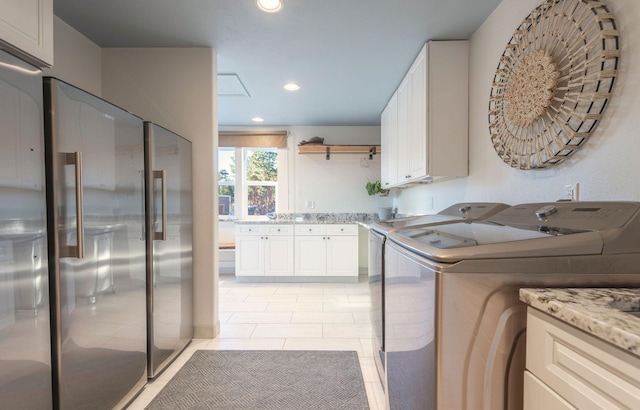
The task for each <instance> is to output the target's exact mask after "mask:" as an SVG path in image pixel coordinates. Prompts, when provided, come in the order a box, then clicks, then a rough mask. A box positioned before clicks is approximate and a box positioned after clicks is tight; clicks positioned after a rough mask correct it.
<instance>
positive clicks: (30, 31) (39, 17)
mask: <svg viewBox="0 0 640 410" xmlns="http://www.w3.org/2000/svg"><path fill="white" fill-rule="evenodd" d="M0 42H1V43H2V44H3V48H9V49H10V51H12V52H13V53H15V54H19V55H20V56H21V57H23V58H24V59H26V60H29V62H31V63H33V64H36V65H38V66H40V67H51V66H52V65H53V0H0Z"/></svg>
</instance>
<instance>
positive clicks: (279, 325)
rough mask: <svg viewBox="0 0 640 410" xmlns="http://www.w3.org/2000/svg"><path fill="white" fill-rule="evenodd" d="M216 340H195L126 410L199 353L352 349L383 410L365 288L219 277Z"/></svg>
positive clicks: (139, 405) (373, 403) (372, 399)
mask: <svg viewBox="0 0 640 410" xmlns="http://www.w3.org/2000/svg"><path fill="white" fill-rule="evenodd" d="M219 294H220V324H221V330H220V336H218V337H217V338H215V339H213V340H208V339H194V340H193V341H192V342H191V344H190V345H189V346H188V347H187V348H186V349H185V351H184V352H183V353H182V354H181V355H180V356H179V357H178V358H177V359H176V360H175V361H174V362H173V364H172V365H171V366H170V367H169V368H167V370H165V371H164V372H163V373H162V374H161V375H160V376H159V377H158V378H157V379H156V380H155V381H153V382H152V383H149V384H148V385H147V386H146V387H145V389H144V390H143V392H142V393H141V394H140V395H139V396H138V398H137V399H136V400H135V401H134V402H133V403H132V404H131V406H130V407H129V409H131V410H141V409H144V407H145V406H146V405H147V404H149V402H151V400H152V399H153V398H154V397H155V396H156V395H157V394H158V393H159V392H160V390H161V389H162V388H163V387H164V386H165V385H166V384H167V382H168V381H169V380H170V379H171V377H173V375H175V374H176V372H177V371H178V370H179V369H180V368H181V367H182V366H183V365H184V364H185V363H186V361H187V360H188V359H189V358H190V357H191V355H192V354H193V352H194V351H195V350H198V349H213V350H233V349H236V350H238V349H242V350H251V349H254V350H355V351H357V352H358V357H359V358H360V368H361V369H362V375H363V378H364V383H365V388H366V392H367V397H368V399H369V406H370V408H371V410H384V394H383V390H382V387H381V385H380V382H379V380H378V375H377V373H376V367H375V363H374V359H373V350H372V348H371V324H370V321H369V306H370V299H369V285H368V282H367V278H366V277H362V276H361V277H360V281H359V282H358V283H239V282H236V280H235V277H234V276H232V275H222V276H220V288H219Z"/></svg>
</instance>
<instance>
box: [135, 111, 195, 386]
mask: <svg viewBox="0 0 640 410" xmlns="http://www.w3.org/2000/svg"><path fill="white" fill-rule="evenodd" d="M144 129H145V146H146V147H145V148H146V149H145V170H146V174H147V175H146V181H147V183H146V215H147V220H146V232H147V298H148V299H147V315H148V316H147V331H148V336H147V341H148V346H147V349H148V355H149V358H148V376H149V378H154V377H156V376H157V375H158V374H160V372H162V370H164V368H166V366H167V365H168V364H169V363H171V361H172V360H173V359H174V358H175V357H176V355H178V354H179V353H180V352H181V351H182V350H183V349H184V348H185V347H186V346H187V344H188V343H189V342H190V341H191V339H192V337H193V315H192V312H193V275H192V236H193V233H192V232H193V223H192V222H193V221H192V199H191V198H192V181H191V176H192V171H191V142H189V141H187V140H186V139H184V138H182V137H180V136H178V135H176V134H174V133H173V132H171V131H169V130H167V129H165V128H162V127H160V126H158V125H156V124H153V123H150V122H145V124H144Z"/></svg>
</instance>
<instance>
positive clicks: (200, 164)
mask: <svg viewBox="0 0 640 410" xmlns="http://www.w3.org/2000/svg"><path fill="white" fill-rule="evenodd" d="M102 55H103V65H102V89H103V95H104V98H105V99H107V100H109V101H111V102H113V103H115V104H117V105H119V106H121V107H123V108H125V109H127V110H130V111H131V112H134V113H136V114H137V115H139V116H141V117H143V118H144V119H145V120H148V121H153V122H155V123H157V124H159V125H162V126H164V127H166V128H168V129H170V130H172V131H174V132H176V133H178V134H180V135H182V136H183V137H185V138H187V139H188V140H190V141H191V142H192V143H193V188H194V189H193V204H194V209H193V219H194V229H193V235H194V242H193V257H194V261H193V262H194V264H193V269H194V312H193V313H194V334H195V337H196V338H212V337H214V336H215V335H216V334H218V332H219V321H218V304H217V301H218V296H217V288H218V286H217V283H218V275H217V272H218V265H217V264H218V259H217V258H216V257H215V256H216V254H217V253H216V252H213V251H212V250H213V249H217V244H218V238H217V234H216V232H217V218H216V217H215V214H214V210H215V209H217V201H218V196H217V194H215V192H216V191H217V181H216V180H215V178H214V176H215V175H217V172H215V170H216V169H217V146H218V141H217V136H218V132H217V120H216V113H217V91H216V72H217V65H216V54H215V51H214V50H212V49H209V48H105V49H103V52H102Z"/></svg>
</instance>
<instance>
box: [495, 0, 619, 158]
mask: <svg viewBox="0 0 640 410" xmlns="http://www.w3.org/2000/svg"><path fill="white" fill-rule="evenodd" d="M618 36H619V34H618V31H617V29H616V24H615V19H614V16H613V14H611V13H610V12H609V11H608V10H607V7H606V6H605V4H604V2H602V1H598V0H545V1H544V2H543V3H542V4H541V5H540V6H539V7H537V8H535V9H534V10H533V11H532V12H531V14H529V15H528V16H527V17H526V18H525V19H524V20H523V21H522V24H520V26H519V27H518V28H517V29H516V31H515V32H514V34H513V37H511V40H510V41H509V43H508V44H507V47H506V48H505V50H504V53H503V54H502V57H501V58H500V62H499V63H498V68H497V69H496V74H495V77H494V81H493V85H492V87H491V95H490V98H489V131H490V133H491V141H492V143H493V147H494V148H495V150H496V152H497V153H498V155H499V156H500V157H501V158H502V160H503V161H504V162H505V163H507V164H508V165H509V166H511V167H514V168H519V169H536V168H547V167H549V166H551V165H554V164H557V163H559V162H561V161H563V160H564V159H566V158H567V157H568V156H569V155H571V154H572V153H574V152H575V151H576V150H577V149H578V148H580V146H581V145H582V144H583V143H584V142H585V141H586V140H587V139H588V137H589V135H590V134H591V132H593V130H594V129H595V127H596V125H597V123H598V121H599V120H600V119H601V118H602V115H603V113H604V110H605V108H606V106H607V102H608V101H609V99H610V98H611V92H612V90H613V85H614V82H615V78H616V75H617V69H618V59H619V58H620V51H619V42H618Z"/></svg>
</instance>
